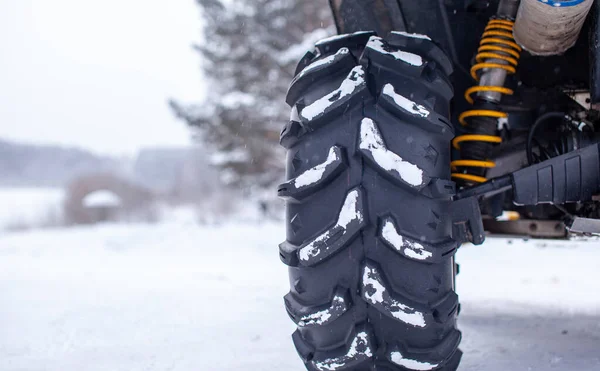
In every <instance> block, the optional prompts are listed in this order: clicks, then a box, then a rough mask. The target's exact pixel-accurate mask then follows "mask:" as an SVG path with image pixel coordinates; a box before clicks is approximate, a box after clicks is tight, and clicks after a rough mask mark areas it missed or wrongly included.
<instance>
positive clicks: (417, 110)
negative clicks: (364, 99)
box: [378, 83, 454, 139]
mask: <svg viewBox="0 0 600 371" xmlns="http://www.w3.org/2000/svg"><path fill="white" fill-rule="evenodd" d="M424 103H425V102H424ZM378 104H379V105H380V106H381V107H382V108H383V109H385V110H387V111H389V112H390V113H392V114H393V115H395V116H398V117H399V118H401V119H407V120H409V122H414V123H415V124H417V125H419V126H420V127H422V128H424V129H426V130H429V131H431V132H433V133H440V134H444V135H445V136H447V137H448V138H450V139H452V137H454V134H453V133H452V131H451V130H450V127H449V126H448V125H446V124H445V123H443V122H442V121H441V120H439V118H440V116H439V115H438V114H436V113H435V112H432V111H431V110H430V109H429V108H428V107H425V106H423V105H420V104H417V103H416V102H414V101H413V100H411V99H409V98H407V97H405V96H403V95H402V94H399V93H397V92H396V89H395V88H394V86H393V85H392V84H390V83H387V84H385V85H384V86H383V89H382V91H381V94H380V95H379V99H378ZM425 104H427V103H425ZM428 105H429V106H432V104H428ZM434 105H435V104H433V106H434ZM430 116H431V118H432V119H433V120H428V121H425V122H424V121H423V120H421V119H423V118H428V117H430Z"/></svg>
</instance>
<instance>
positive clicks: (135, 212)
mask: <svg viewBox="0 0 600 371" xmlns="http://www.w3.org/2000/svg"><path fill="white" fill-rule="evenodd" d="M333 34H335V27H334V26H333V25H332V17H331V15H330V11H329V8H328V4H327V0H312V1H297V0H196V1H194V0H177V1H166V0H150V1H148V0H144V1H142V0H120V1H117V0H103V1H98V0H53V1H48V0H27V1H25V0H0V371H17V370H19V371H23V370H31V371H38V370H44V371H80V370H86V371H89V370H91V371H100V370H102V371H118V370H123V371H132V370H151V371H155V370H156V371H158V370H161V371H162V370H194V371H195V370H216V371H229V370H231V371H233V370H253V371H263V370H265V371H270V370H286V371H294V370H296V371H300V370H302V369H304V368H303V366H302V364H301V362H300V361H299V359H298V357H297V356H296V354H295V350H294V348H293V345H292V341H291V338H290V335H291V334H292V332H293V331H294V329H295V327H294V325H293V323H292V321H290V320H289V319H288V317H287V315H286V312H285V308H284V305H283V299H282V296H283V295H284V294H285V293H286V292H287V291H288V289H289V285H288V282H287V281H288V278H287V268H286V267H285V266H284V265H283V264H281V262H280V261H279V258H278V249H277V245H278V244H279V243H280V242H282V241H283V240H284V239H285V227H284V223H283V206H284V205H283V203H282V202H281V201H279V200H277V199H276V197H275V192H274V188H275V185H276V184H277V183H278V182H279V181H281V180H282V179H283V175H284V174H283V166H284V153H283V150H282V149H280V148H279V146H278V138H279V131H280V129H281V127H282V126H283V124H284V123H285V122H286V120H287V119H288V117H289V109H288V107H287V106H286V105H285V103H284V97H285V92H286V89H287V86H288V83H289V82H290V81H291V79H292V76H293V74H294V70H295V67H296V62H297V61H298V60H299V59H300V58H301V57H302V56H303V54H304V53H305V52H306V51H307V50H309V49H311V48H312V45H313V44H314V42H315V41H317V40H319V39H321V38H324V37H327V36H329V35H333ZM595 243H597V242H594V241H591V242H585V241H581V242H577V243H575V242H569V244H567V243H566V242H565V241H520V240H517V241H513V240H511V239H502V240H499V239H496V240H494V239H491V240H490V241H489V242H487V243H486V245H484V246H482V247H471V246H466V247H463V248H462V249H461V251H460V252H459V253H458V261H459V262H460V263H461V274H460V276H459V277H458V280H457V285H458V291H459V293H460V295H461V301H462V305H463V308H464V309H463V312H462V313H461V317H460V328H461V330H462V331H463V333H464V336H465V341H463V350H464V351H465V353H466V356H465V360H464V361H463V366H461V367H462V368H461V370H462V369H464V370H478V371H482V370H592V369H597V368H595V367H597V365H598V364H599V362H600V361H599V360H598V358H597V356H596V355H597V344H598V341H597V339H598V333H600V322H599V321H598V320H597V319H598V315H599V313H600V312H599V309H598V305H597V304H598V303H597V295H590V293H595V292H597V291H598V289H599V288H600V287H599V286H598V283H597V280H593V279H589V277H592V276H593V275H595V274H597V256H598V252H597V248H595V245H594V244H595ZM575 247H577V249H576V250H577V253H574V252H573V250H575ZM549 252H550V253H549ZM515 257H518V259H516V258H515ZM564 267H577V268H576V269H564ZM574 287H576V288H577V290H573V288H574Z"/></svg>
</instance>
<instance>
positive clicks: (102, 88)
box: [0, 0, 204, 154]
mask: <svg viewBox="0 0 600 371" xmlns="http://www.w3.org/2000/svg"><path fill="white" fill-rule="evenodd" d="M200 35H201V22H200V11H199V8H198V7H197V6H196V4H195V2H194V0H0V138H8V139H14V140H19V141H26V142H35V143H51V144H62V145H69V146H71V145H73V146H78V147H84V148H88V149H90V150H93V151H96V152H100V153H110V154H131V153H133V152H134V151H136V150H137V149H139V148H140V147H143V146H152V145H159V146H171V145H183V144H187V143H189V133H188V131H187V128H186V126H185V124H184V123H183V122H181V121H179V120H177V119H175V118H174V116H173V115H172V113H171V111H170V109H169V107H168V105H167V99H168V98H169V97H174V98H178V99H179V100H181V101H184V102H198V101H200V100H201V99H202V97H203V92H204V91H203V88H202V79H201V72H200V62H199V55H198V54H197V53H195V52H194V51H192V49H191V44H192V43H193V42H194V41H197V40H199V39H200Z"/></svg>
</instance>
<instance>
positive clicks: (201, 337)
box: [0, 224, 600, 371]
mask: <svg viewBox="0 0 600 371" xmlns="http://www.w3.org/2000/svg"><path fill="white" fill-rule="evenodd" d="M282 239H283V228H282V227H281V226H280V225H278V224H235V225H226V226H220V227H210V228H209V227H196V226H193V225H189V224H188V225H182V224H159V225H146V226H144V225H129V226H100V227H89V228H77V229H67V230H45V231H34V232H29V233H12V234H8V235H4V236H2V237H0V302H1V305H0V329H1V331H0V370H3V371H9V370H10V371H16V370H47V371H79V370H86V371H100V370H102V371H119V370H123V371H132V370H150V371H152V370H156V371H158V370H161V371H163V370H190V371H196V370H209V371H212V370H214V371H230V370H231V371H233V370H235V371H241V370H253V371H271V370H273V371H275V370H277V371H281V370H285V371H300V370H303V367H302V365H301V364H300V362H299V360H298V358H297V356H296V354H295V351H294V350H293V347H292V343H291V340H290V337H289V336H290V334H291V333H292V332H293V330H294V326H293V324H292V322H291V321H290V320H289V319H288V318H287V315H286V314H285V310H284V308H283V300H282V296H283V295H284V293H285V292H286V290H287V288H288V283H287V273H286V268H285V267H284V266H283V264H281V263H280V262H279V258H278V252H277V244H278V243H279V242H281V240H282ZM458 261H459V263H460V264H461V267H460V268H461V273H460V275H459V278H458V282H457V286H458V290H459V294H460V296H461V299H462V304H463V305H462V312H461V316H460V326H461V329H462V330H463V332H464V340H463V346H462V348H463V350H464V351H465V353H466V355H465V357H464V361H463V366H462V367H461V370H477V371H486V370H487V371H490V370H494V371H500V370H502V371H506V370H511V371H520V370H535V371H545V370H578V371H589V370H600V354H599V353H598V349H599V348H600V279H599V278H600V277H599V276H600V272H598V266H599V262H600V246H599V244H598V242H596V241H593V242H569V243H567V242H562V241H554V242H540V241H533V240H531V241H528V242H523V241H517V240H513V241H511V242H509V241H508V240H505V239H490V240H489V241H488V243H487V244H486V245H485V246H483V247H474V246H465V247H463V248H461V250H460V252H459V254H458Z"/></svg>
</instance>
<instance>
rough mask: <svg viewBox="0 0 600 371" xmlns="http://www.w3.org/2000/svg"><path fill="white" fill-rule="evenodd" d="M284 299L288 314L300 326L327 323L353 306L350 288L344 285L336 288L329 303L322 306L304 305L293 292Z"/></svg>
mask: <svg viewBox="0 0 600 371" xmlns="http://www.w3.org/2000/svg"><path fill="white" fill-rule="evenodd" d="M284 301H285V306H286V309H287V311H288V314H289V315H290V317H291V318H292V320H293V321H294V322H295V323H296V324H297V325H298V326H299V327H311V326H318V325H326V324H328V323H330V322H332V321H334V320H336V319H338V318H339V317H340V316H341V315H342V314H344V313H346V312H347V311H348V309H349V308H350V306H351V303H350V300H349V293H348V289H344V288H342V287H338V288H337V289H336V290H335V292H334V294H333V298H332V299H331V300H330V302H329V303H327V304H325V305H321V306H316V307H311V306H306V305H303V304H302V303H300V302H298V300H297V299H296V298H295V296H294V295H293V294H292V293H288V294H287V295H286V296H285V298H284Z"/></svg>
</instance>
